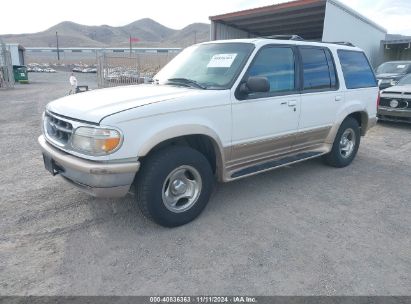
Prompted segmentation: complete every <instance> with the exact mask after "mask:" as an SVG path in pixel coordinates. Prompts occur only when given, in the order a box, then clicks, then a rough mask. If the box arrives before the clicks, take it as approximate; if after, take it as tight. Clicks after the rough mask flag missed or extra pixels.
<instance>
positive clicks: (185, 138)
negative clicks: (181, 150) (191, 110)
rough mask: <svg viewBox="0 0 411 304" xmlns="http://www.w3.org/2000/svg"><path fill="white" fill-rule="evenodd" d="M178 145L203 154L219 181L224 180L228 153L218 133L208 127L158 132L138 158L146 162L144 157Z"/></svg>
mask: <svg viewBox="0 0 411 304" xmlns="http://www.w3.org/2000/svg"><path fill="white" fill-rule="evenodd" d="M176 144H180V145H187V146H190V147H192V148H194V149H196V150H198V151H199V152H201V153H202V154H203V155H204V156H205V157H206V158H207V160H208V161H209V162H210V165H211V166H212V169H213V172H214V173H215V175H216V176H217V179H218V180H220V181H222V180H224V163H225V159H226V155H225V154H226V152H227V151H226V150H225V149H224V147H223V145H222V142H221V140H220V138H219V136H218V135H217V133H216V132H215V131H214V130H212V129H211V128H209V127H206V126H201V125H191V124H190V125H180V126H174V127H170V128H167V129H164V130H161V131H158V132H157V133H155V134H153V135H151V136H150V137H149V139H148V140H146V141H145V142H144V143H143V144H142V145H141V146H140V148H139V150H138V157H139V158H142V161H144V157H145V156H147V155H148V154H150V153H151V152H153V151H155V150H158V149H161V148H163V147H166V146H168V145H176Z"/></svg>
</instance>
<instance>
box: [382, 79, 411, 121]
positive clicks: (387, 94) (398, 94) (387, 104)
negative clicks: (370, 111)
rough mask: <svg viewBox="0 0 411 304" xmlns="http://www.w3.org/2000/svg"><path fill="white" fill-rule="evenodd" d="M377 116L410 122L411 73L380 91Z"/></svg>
mask: <svg viewBox="0 0 411 304" xmlns="http://www.w3.org/2000/svg"><path fill="white" fill-rule="evenodd" d="M378 118H379V119H381V120H388V121H401V122H408V123H411V74H409V75H407V76H405V77H403V78H402V79H401V80H400V81H399V82H398V83H397V84H396V85H395V86H393V87H390V88H388V89H385V90H383V91H381V100H380V104H379V107H378Z"/></svg>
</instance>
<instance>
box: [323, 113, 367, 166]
mask: <svg viewBox="0 0 411 304" xmlns="http://www.w3.org/2000/svg"><path fill="white" fill-rule="evenodd" d="M360 140H361V133H360V126H359V124H358V122H357V120H356V119H354V118H352V117H348V118H346V119H345V120H344V121H343V122H342V124H341V126H340V129H339V130H338V132H337V135H336V137H335V140H334V143H333V147H332V150H331V152H330V153H328V154H326V155H324V156H323V159H324V161H325V162H326V164H328V165H330V166H333V167H337V168H342V167H346V166H348V165H349V164H351V162H352V161H353V159H354V158H355V156H356V154H357V151H358V148H359V147H360Z"/></svg>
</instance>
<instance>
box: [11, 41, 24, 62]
mask: <svg viewBox="0 0 411 304" xmlns="http://www.w3.org/2000/svg"><path fill="white" fill-rule="evenodd" d="M6 48H7V49H8V50H9V52H10V54H11V61H12V64H13V65H26V55H25V54H26V49H25V48H24V47H23V46H22V45H20V44H18V43H7V44H6Z"/></svg>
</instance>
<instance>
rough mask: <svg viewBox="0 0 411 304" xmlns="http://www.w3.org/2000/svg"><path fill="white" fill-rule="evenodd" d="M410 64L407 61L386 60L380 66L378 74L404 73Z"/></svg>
mask: <svg viewBox="0 0 411 304" xmlns="http://www.w3.org/2000/svg"><path fill="white" fill-rule="evenodd" d="M409 66H410V65H409V64H407V63H401V62H400V63H399V62H386V63H383V64H382V65H380V66H379V67H378V69H377V74H404V73H406V72H407V70H408V68H409Z"/></svg>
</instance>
